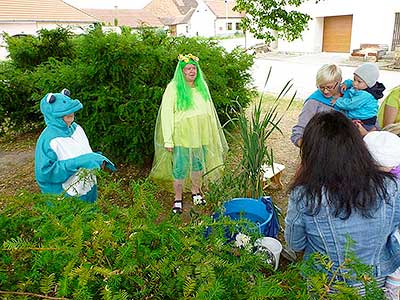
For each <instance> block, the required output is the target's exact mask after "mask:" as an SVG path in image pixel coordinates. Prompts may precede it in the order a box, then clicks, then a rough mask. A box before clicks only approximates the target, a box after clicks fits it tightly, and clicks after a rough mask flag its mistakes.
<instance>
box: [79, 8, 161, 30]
mask: <svg viewBox="0 0 400 300" xmlns="http://www.w3.org/2000/svg"><path fill="white" fill-rule="evenodd" d="M85 11H86V12H87V13H88V14H90V15H92V16H95V17H96V18H98V19H100V20H101V21H102V22H104V23H105V24H106V25H108V24H111V25H114V20H115V19H117V20H118V26H122V25H125V26H129V27H133V28H137V27H140V26H143V25H147V26H151V27H162V26H163V23H162V22H161V21H160V19H159V18H157V17H155V16H154V15H153V14H151V13H149V12H147V11H144V10H142V9H85Z"/></svg>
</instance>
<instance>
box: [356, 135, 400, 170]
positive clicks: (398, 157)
mask: <svg viewBox="0 0 400 300" xmlns="http://www.w3.org/2000/svg"><path fill="white" fill-rule="evenodd" d="M364 142H365V144H366V145H367V148H368V150H369V152H370V153H371V155H372V157H373V158H374V159H375V161H376V162H377V163H378V164H379V165H380V166H382V167H388V168H393V167H397V166H398V165H400V137H398V136H397V135H395V134H394V133H391V132H388V131H372V132H369V133H368V134H367V135H366V136H365V137H364Z"/></svg>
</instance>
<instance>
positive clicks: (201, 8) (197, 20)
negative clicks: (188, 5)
mask: <svg viewBox="0 0 400 300" xmlns="http://www.w3.org/2000/svg"><path fill="white" fill-rule="evenodd" d="M197 3H198V6H197V7H196V9H195V11H194V13H193V15H192V17H191V18H190V23H189V25H190V26H189V27H190V28H189V36H203V37H211V36H215V27H214V24H215V22H214V21H215V19H216V17H215V15H214V13H213V12H212V11H211V10H210V8H209V7H208V6H207V5H206V4H205V3H204V2H203V1H201V0H198V1H197Z"/></svg>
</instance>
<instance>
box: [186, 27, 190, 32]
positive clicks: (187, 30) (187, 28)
mask: <svg viewBox="0 0 400 300" xmlns="http://www.w3.org/2000/svg"><path fill="white" fill-rule="evenodd" d="M186 33H189V25H186Z"/></svg>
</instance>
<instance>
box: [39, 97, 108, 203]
mask: <svg viewBox="0 0 400 300" xmlns="http://www.w3.org/2000/svg"><path fill="white" fill-rule="evenodd" d="M69 96H70V92H69V91H68V90H67V89H64V90H63V91H62V92H61V93H49V94H47V95H46V96H45V97H43V99H42V100H41V101H40V111H41V112H42V113H43V115H44V120H45V122H46V125H47V127H46V128H45V129H44V130H43V132H42V133H41V135H40V137H39V139H38V141H37V144H36V152H35V178H36V181H37V183H38V185H39V187H40V189H41V191H42V193H50V194H60V193H64V192H65V194H66V195H68V196H78V197H80V198H81V199H82V200H84V201H86V202H90V203H93V202H94V201H96V199H97V182H96V176H95V175H94V174H93V172H92V171H90V170H93V169H99V168H104V167H108V168H109V169H110V170H112V171H115V166H114V164H113V163H112V162H111V161H110V160H109V159H108V158H107V157H105V156H103V155H101V154H99V153H94V152H93V151H92V149H91V147H90V144H89V141H88V138H87V137H86V134H85V132H84V130H83V129H82V127H81V126H79V125H78V124H77V123H75V122H74V113H75V112H77V111H78V110H80V109H82V107H83V105H82V104H81V102H80V101H79V100H73V99H71V98H70V97H69Z"/></svg>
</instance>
